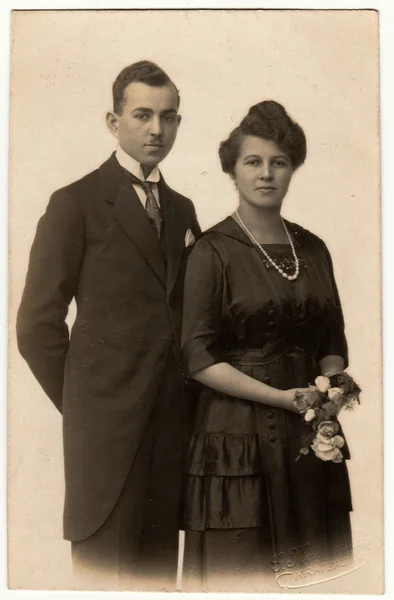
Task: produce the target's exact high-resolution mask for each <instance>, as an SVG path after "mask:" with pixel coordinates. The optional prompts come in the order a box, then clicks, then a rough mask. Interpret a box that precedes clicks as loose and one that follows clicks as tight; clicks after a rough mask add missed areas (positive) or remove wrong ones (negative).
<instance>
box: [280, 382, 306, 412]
mask: <svg viewBox="0 0 394 600" xmlns="http://www.w3.org/2000/svg"><path fill="white" fill-rule="evenodd" d="M312 389H313V388H310V387H307V388H292V389H290V390H283V408H284V409H285V410H290V411H291V412H294V413H297V414H300V411H299V410H298V408H297V407H296V406H295V405H294V399H295V395H296V393H297V392H300V393H303V394H305V393H308V392H311V391H312Z"/></svg>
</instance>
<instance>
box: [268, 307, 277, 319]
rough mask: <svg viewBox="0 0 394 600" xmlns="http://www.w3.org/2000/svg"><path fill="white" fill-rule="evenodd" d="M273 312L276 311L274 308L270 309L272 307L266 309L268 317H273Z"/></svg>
mask: <svg viewBox="0 0 394 600" xmlns="http://www.w3.org/2000/svg"><path fill="white" fill-rule="evenodd" d="M275 314H276V313H275V311H274V310H272V308H271V310H269V311H268V316H269V317H274V316H275Z"/></svg>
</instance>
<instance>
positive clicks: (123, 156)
mask: <svg viewBox="0 0 394 600" xmlns="http://www.w3.org/2000/svg"><path fill="white" fill-rule="evenodd" d="M115 156H116V158H117V161H118V163H119V164H120V166H121V167H123V168H124V169H126V170H127V171H129V172H130V173H132V174H133V175H135V177H138V178H139V179H142V181H151V182H152V183H158V181H159V180H160V171H159V167H158V166H157V165H156V166H155V167H154V168H153V169H152V171H151V172H150V174H149V175H148V177H147V178H146V179H145V175H144V172H143V170H142V166H141V164H140V163H139V162H138V161H136V160H135V159H134V158H132V157H131V156H130V155H129V154H127V153H126V152H125V151H124V150H123V149H122V148H121V147H120V146H118V148H117V150H116V154H115Z"/></svg>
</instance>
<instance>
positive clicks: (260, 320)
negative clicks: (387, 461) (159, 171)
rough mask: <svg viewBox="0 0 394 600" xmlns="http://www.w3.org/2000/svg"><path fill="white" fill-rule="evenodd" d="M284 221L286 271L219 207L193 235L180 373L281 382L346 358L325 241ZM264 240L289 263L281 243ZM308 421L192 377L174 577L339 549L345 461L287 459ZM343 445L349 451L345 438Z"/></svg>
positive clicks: (347, 535) (267, 567) (280, 562)
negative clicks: (217, 369) (217, 218)
mask: <svg viewBox="0 0 394 600" xmlns="http://www.w3.org/2000/svg"><path fill="white" fill-rule="evenodd" d="M287 226H288V229H289V231H290V234H291V235H292V238H293V240H294V243H295V247H296V251H297V254H298V256H299V258H300V261H301V267H300V275H299V277H298V279H297V280H296V281H288V280H286V279H285V278H283V277H282V276H281V275H280V274H279V273H278V272H277V271H276V270H275V269H274V268H273V267H271V266H270V265H269V263H268V261H266V259H264V257H263V255H262V254H261V253H260V251H259V250H258V249H257V248H256V247H255V246H254V245H253V243H252V242H251V241H250V240H249V238H248V236H247V235H246V234H245V233H244V232H243V230H242V229H241V228H240V227H239V225H238V224H237V223H236V222H235V221H234V219H232V218H231V217H228V218H226V219H225V220H224V221H222V222H221V223H219V224H217V225H216V226H214V227H213V228H211V229H210V230H208V231H207V232H205V233H204V234H203V235H202V237H201V238H200V239H199V240H198V242H197V243H196V245H195V247H194V249H193V251H192V253H191V255H190V258H189V263H188V268H187V276H186V283H185V298H184V323H183V343H182V345H183V355H184V360H185V364H186V368H187V370H188V373H189V375H190V376H192V375H193V374H194V373H196V372H197V371H199V370H200V369H203V368H204V367H208V366H210V365H213V364H215V363H220V362H227V363H230V364H232V365H233V366H234V367H236V368H237V369H239V370H241V371H242V372H244V373H246V374H248V375H250V376H251V377H254V378H255V379H258V380H260V381H263V382H265V383H267V384H269V385H272V386H273V387H276V388H280V389H289V388H294V387H306V386H308V384H313V383H314V380H315V378H316V376H317V375H319V374H320V368H319V360H320V359H322V358H323V357H325V356H327V355H330V354H335V355H340V356H342V357H343V358H344V361H345V366H347V344H346V339H345V336H344V323H343V316H342V310H341V306H340V301H339V297H338V292H337V288H336V284H335V280H334V275H333V268H332V262H331V258H330V255H329V252H328V250H327V248H326V246H325V244H324V243H323V242H322V240H320V239H319V238H318V237H317V236H315V235H314V234H312V233H311V232H309V231H307V230H305V229H303V228H302V227H300V226H299V225H295V224H292V223H288V222H287ZM266 249H267V252H268V253H269V254H270V256H272V257H273V258H274V260H275V261H276V262H277V263H280V264H281V265H282V268H284V269H285V270H288V272H289V273H290V272H291V271H293V270H294V260H293V259H292V253H291V248H290V246H289V245H285V244H270V245H267V246H266ZM309 432H310V425H308V424H306V423H305V422H304V421H303V419H302V418H301V417H300V415H297V414H295V413H292V412H289V411H286V410H283V409H273V408H270V407H268V406H264V405H262V404H259V403H256V402H251V401H247V400H242V399H239V398H235V397H232V396H226V395H225V394H223V393H219V392H216V391H215V390H213V389H211V388H208V387H204V386H203V387H202V391H201V394H200V398H199V402H198V406H197V414H196V420H195V425H194V433H193V436H192V440H191V444H190V453H189V459H188V465H187V486H186V503H185V523H184V526H185V530H186V543H185V575H186V577H187V576H188V575H190V576H191V577H192V578H193V577H195V578H197V579H201V578H203V579H205V581H206V582H207V581H209V578H210V576H211V575H212V576H213V575H215V574H223V575H226V576H227V575H228V574H229V573H230V572H231V573H233V574H234V573H238V574H239V575H242V574H244V575H245V574H246V573H251V572H252V571H253V572H258V571H261V572H262V573H263V572H267V571H271V572H272V571H273V572H274V573H278V572H279V571H280V570H281V569H283V568H286V565H288V564H290V563H291V564H294V562H297V563H298V564H299V565H304V566H305V565H306V564H307V563H310V561H311V560H313V561H314V562H316V561H325V560H329V559H332V558H333V557H335V556H344V555H347V556H349V555H350V554H351V545H352V543H351V528H350V519H349V511H351V510H352V506H351V495H350V486H349V479H348V473H347V468H346V463H345V461H344V462H342V463H332V462H325V461H322V460H321V459H319V458H317V457H316V456H315V455H314V454H313V452H311V453H310V454H308V455H306V456H301V457H300V458H299V459H298V460H296V459H297V457H298V456H299V449H300V448H301V445H302V437H303V435H305V434H307V433H309ZM343 454H344V457H345V458H346V459H348V458H350V456H349V451H348V448H347V445H345V447H344V449H343ZM289 561H290V563H289ZM206 585H207V586H208V587H209V584H206Z"/></svg>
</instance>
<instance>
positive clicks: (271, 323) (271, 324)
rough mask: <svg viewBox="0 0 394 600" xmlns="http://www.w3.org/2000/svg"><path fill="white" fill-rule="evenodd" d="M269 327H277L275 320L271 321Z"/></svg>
mask: <svg viewBox="0 0 394 600" xmlns="http://www.w3.org/2000/svg"><path fill="white" fill-rule="evenodd" d="M267 327H268V329H275V327H276V323H275V322H274V321H269V322H268V325H267Z"/></svg>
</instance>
